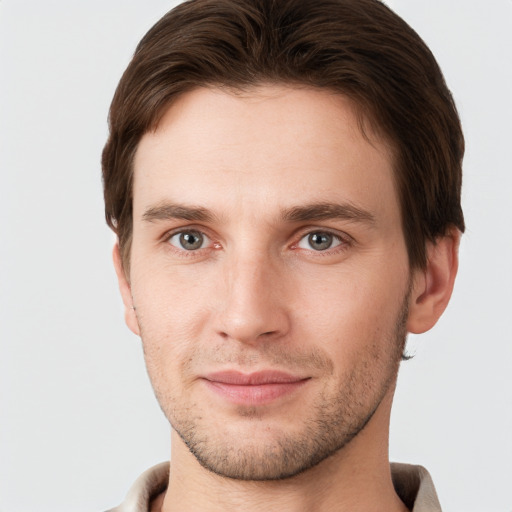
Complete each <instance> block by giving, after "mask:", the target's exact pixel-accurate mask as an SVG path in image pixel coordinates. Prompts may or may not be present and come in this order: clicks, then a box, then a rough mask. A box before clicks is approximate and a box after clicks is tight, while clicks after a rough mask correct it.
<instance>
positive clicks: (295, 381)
mask: <svg viewBox="0 0 512 512" xmlns="http://www.w3.org/2000/svg"><path fill="white" fill-rule="evenodd" d="M308 380H309V377H306V378H304V377H302V376H297V375H292V374H289V373H286V372H282V371H276V370H263V371H259V372H254V373H248V374H247V373H242V372H238V371H222V372H215V373H210V374H208V375H205V376H204V377H203V381H204V383H205V384H206V386H207V387H208V388H209V389H210V390H211V391H213V392H214V393H215V394H217V395H219V396H221V397H222V398H224V399H226V400H228V401H229V402H232V403H234V404H237V405H251V406H255V405H263V404H268V403H271V402H273V401H275V400H277V399H279V398H282V397H284V396H287V395H290V394H292V393H293V392H295V391H297V390H298V389H299V388H301V387H302V386H303V385H304V384H305V383H306V382H307V381H308Z"/></svg>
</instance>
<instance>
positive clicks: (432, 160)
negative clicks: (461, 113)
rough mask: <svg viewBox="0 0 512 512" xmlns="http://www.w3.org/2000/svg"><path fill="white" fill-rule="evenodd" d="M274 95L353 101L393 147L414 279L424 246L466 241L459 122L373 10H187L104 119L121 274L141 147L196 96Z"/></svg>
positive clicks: (215, 6)
mask: <svg viewBox="0 0 512 512" xmlns="http://www.w3.org/2000/svg"><path fill="white" fill-rule="evenodd" d="M276 83H285V84H286V83H289V84H302V85H305V86H311V87H316V88H324V89H328V90H331V91H334V92H337V93H340V94H343V95H345V96H347V97H349V98H350V99H352V100H353V101H354V103H355V104H356V106H357V107H358V110H359V113H360V116H361V118H362V119H363V118H364V119H366V120H368V121H369V122H370V123H371V125H372V126H373V127H374V128H376V129H377V130H378V131H379V132H380V133H381V134H383V135H384V136H385V137H386V139H387V140H388V141H390V143H391V145H392V147H393V149H394V157H395V161H394V170H395V179H396V186H397V190H398V195H399V200H400V207H401V215H402V224H403V231H404V236H405V240H406V244H407V250H408V255H409V262H410V265H411V267H412V268H414V267H420V268H424V267H425V264H426V252H425V243H426V241H428V240H430V241H435V239H436V238H437V237H439V236H442V235H444V234H446V232H447V229H448V228H449V227H451V226H456V227H457V228H458V229H459V230H460V231H464V217H463V213H462V208H461V205H460V193H461V181H462V158H463V154H464V138H463V134H462V130H461V126H460V121H459V117H458V114H457V110H456V107H455V104H454V102H453V99H452V96H451V93H450V91H449V90H448V88H447V86H446V84H445V81H444V78H443V75H442V73H441V70H440V69H439V66H438V64H437V62H436V61H435V59H434V57H433V55H432V53H431V52H430V50H429V49H428V48H427V46H426V45H425V43H424V42H423V41H422V40H421V38H420V37H419V36H418V34H417V33H416V32H415V31H414V30H413V29H412V28H411V27H409V25H407V23H405V22H404V21H403V20H402V19H401V18H400V17H398V16H397V15H396V14H394V13H393V12H392V11H391V10H390V9H389V8H387V7H386V6H385V5H384V4H383V3H381V2H380V1H379V0H314V1H310V0H251V1H250V2H248V1H247V0H190V1H187V2H184V3H182V4H180V5H178V6H177V7H176V8H174V9H173V10H171V11H170V12H168V13H167V14H166V15H165V16H164V17H163V18H162V19H160V21H158V22H157V23H156V25H154V26H153V28H151V29H150V30H149V32H148V33H147V34H146V35H145V36H144V38H143V39H142V40H141V42H140V43H139V45H138V46H137V49H136V51H135V54H134V56H133V59H132V61H131V62H130V64H129V66H128V68H127V69H126V71H125V73H124V74H123V76H122V78H121V81H120V82H119V85H118V87H117V90H116V93H115V95H114V99H113V101H112V105H111V107H110V115H109V127H110V136H109V139H108V141H107V143H106V145H105V148H104V150H103V158H102V167H103V184H104V195H105V214H106V219H107V223H108V225H109V226H110V227H111V228H112V229H113V230H114V231H115V232H116V233H117V235H118V238H119V244H120V247H121V254H122V257H123V262H124V265H125V268H126V270H127V271H128V268H127V265H128V266H129V252H130V247H131V234H132V224H133V218H132V180H133V169H132V167H133V158H134V155H135V152H136V150H137V145H138V143H139V141H140V139H141V137H142V136H143V135H144V134H145V133H146V132H148V131H150V130H152V129H155V128H156V127H157V125H158V123H159V121H160V119H161V117H162V116H163V114H164V113H165V111H166V110H167V108H168V107H169V106H170V105H171V104H172V102H173V101H174V100H175V99H176V98H177V97H178V96H179V95H181V94H183V93H185V92H187V91H190V90H192V89H194V88H197V87H202V86H203V87H204V86H219V87H228V88H230V89H239V90H241V89H245V88H247V87H252V86H257V85H260V84H276ZM361 126H362V127H363V124H362V125H361Z"/></svg>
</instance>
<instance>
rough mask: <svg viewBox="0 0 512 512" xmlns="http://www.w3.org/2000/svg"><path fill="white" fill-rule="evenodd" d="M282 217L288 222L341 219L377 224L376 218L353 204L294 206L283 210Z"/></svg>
mask: <svg viewBox="0 0 512 512" xmlns="http://www.w3.org/2000/svg"><path fill="white" fill-rule="evenodd" d="M282 217H283V219H284V220H285V221H288V222H306V221H318V220H329V219H340V220H349V221H355V222H362V223H365V224H375V216H374V215H373V214H372V213H370V212H369V211H367V210H363V209H362V208H359V207H357V206H355V205H353V204H351V203H342V204H338V203H314V204H309V205H304V206H294V207H292V208H289V209H286V210H283V211H282Z"/></svg>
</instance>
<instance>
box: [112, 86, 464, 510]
mask: <svg viewBox="0 0 512 512" xmlns="http://www.w3.org/2000/svg"><path fill="white" fill-rule="evenodd" d="M370 138H371V140H370V141H369V140H367V138H365V137H364V136H363V135H362V134H361V132H360V130H359V128H358V122H357V117H356V113H355V109H354V106H353V105H352V104H351V102H350V101H349V100H348V99H346V98H344V97H341V96H339V95H334V94H332V93H329V92H326V91H321V90H313V89H306V88H292V87H286V86H261V87H258V88H255V89H253V90H251V91H249V92H245V93H237V94H234V93H230V92H227V91H221V90H217V89H207V88H204V89H198V90H195V91H192V92H190V93H187V94H185V95H183V96H182V97H181V98H179V99H178V100H177V101H176V102H175V103H174V104H173V105H172V106H171V107H170V108H169V110H168V111H167V112H166V114H165V115H164V117H163V119H162V120H161V122H160V124H159V126H158V127H157V129H156V130H155V131H153V132H150V133H147V134H145V135H144V136H143V138H142V140H141V141H140V145H139V147H138V150H137V153H136V157H135V161H134V188H133V193H134V196H133V212H134V220H133V241H132V248H131V260H130V261H131V263H130V268H129V273H128V272H125V269H124V268H123V265H122V262H121V258H120V253H119V248H118V247H117V246H116V248H115V249H114V262H115V265H116V270H117V273H118V277H119V284H120V289H121V293H122V296H123V300H124V303H125V306H126V321H127V324H128V326H129V327H130V329H131V330H132V331H133V332H135V333H136V334H138V335H140V336H141V337H142V341H143V346H144V354H145V358H146V365H147V369H148V373H149V376H150V378H151V381H152V384H153V387H154V389H155V393H156V396H157V398H158V400H159V403H160V405H161V407H162V410H163V411H164V413H165V414H166V416H167V418H168V419H169V421H170V423H171V425H172V427H173V429H172V457H171V459H172V466H171V472H170V479H169V487H168V490H167V492H166V493H165V494H162V495H161V496H159V497H158V498H157V499H156V500H155V501H154V503H153V510H163V511H165V512H171V511H175V510H176V511H177V510H180V511H182V512H186V511H188V510H191V511H192V510H202V511H206V512H209V511H217V510H218V511H221V510H222V511H226V510H242V509H243V510H245V511H252V510H262V509H264V508H268V506H269V505H271V506H272V509H273V510H280V511H285V512H286V511H313V510H314V511H330V510H350V511H351V512H357V511H359V510H361V511H363V510H364V511H366V512H368V511H373V510H375V511H377V510H387V511H402V512H403V511H404V510H406V508H405V506H404V505H403V503H402V502H401V501H400V500H399V498H398V497H397V495H396V493H395V492H394V489H393V486H392V483H391V477H390V469H389V462H388V429H389V416H390V410H391V403H392V397H393V392H394V386H395V382H396V375H397V371H398V366H399V360H400V355H401V352H402V349H403V343H404V339H405V335H406V332H415V333H419V332H423V331H425V330H427V329H430V328H431V327H432V326H433V325H434V324H435V322H436V321H437V319H438V318H439V316H440V315H441V313H442V311H443V310H444V308H445V307H446V304H447V303H448V300H449V297H450V294H451V291H452V288H453V282H454V278H455V274H456V271H457V247H458V240H459V234H458V232H457V231H456V230H451V231H449V232H448V233H447V235H446V236H445V237H442V238H440V239H439V240H438V241H437V243H436V244H431V245H429V246H428V247H427V249H428V265H427V268H426V269H425V270H412V269H411V268H410V267H409V262H408V257H407V251H406V245H405V240H404V237H403V233H402V229H401V219H400V209H399V204H398V199H397V194H396V190H395V186H394V180H393V160H392V156H391V151H390V148H389V146H388V145H387V144H386V142H385V141H384V140H382V139H381V138H379V137H377V136H376V135H375V134H371V137H370ZM312 205H313V207H312ZM318 205H321V206H322V207H321V208H320V207H319V206H318ZM325 205H330V206H329V207H326V206H325ZM340 205H341V206H342V208H341V209H340V208H339V206H340ZM319 212H321V213H322V214H320V213H319ZM184 213H186V215H184ZM184 217H187V218H184ZM191 217H193V218H191ZM182 234H184V235H188V236H189V237H191V238H190V240H192V241H194V242H198V243H199V246H197V247H198V248H193V249H191V246H187V247H184V246H183V245H182V243H183V239H182V238H180V235H182ZM312 234H316V235H317V237H318V236H324V237H325V236H326V237H327V238H326V240H328V241H331V242H332V243H331V246H328V247H325V246H321V247H318V246H316V249H320V250H316V249H315V248H314V247H315V244H314V243H313V244H312V239H311V237H310V235H312ZM329 237H332V238H329ZM327 245H328V244H327ZM126 270H128V269H126ZM268 369H271V370H281V371H286V372H288V373H291V374H293V375H295V376H299V377H300V378H301V379H304V382H303V384H302V385H300V386H297V387H296V388H294V389H293V390H292V391H291V392H289V393H286V394H284V395H283V396H279V397H278V398H276V399H275V400H271V401H270V402H268V403H263V404H260V403H254V404H253V403H243V404H238V403H237V404H234V403H232V402H231V401H229V400H226V398H225V397H224V396H220V395H219V394H217V393H215V392H213V391H212V389H211V387H210V386H209V385H208V383H207V382H206V381H205V378H204V376H205V375H209V374H210V373H211V372H216V371H224V370H237V371H239V372H242V373H244V374H247V373H251V372H255V371H261V370H268Z"/></svg>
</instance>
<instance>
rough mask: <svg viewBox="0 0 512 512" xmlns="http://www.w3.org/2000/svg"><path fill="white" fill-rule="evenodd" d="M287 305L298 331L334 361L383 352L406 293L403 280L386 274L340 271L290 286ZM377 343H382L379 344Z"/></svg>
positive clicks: (405, 281) (392, 336)
mask: <svg viewBox="0 0 512 512" xmlns="http://www.w3.org/2000/svg"><path fill="white" fill-rule="evenodd" d="M295 289H296V295H295V299H296V300H294V301H293V305H292V306H291V311H292V312H293V315H294V318H295V321H294V323H295V325H296V326H298V327H297V328H298V330H300V331H302V332H303V333H304V332H305V333H306V338H307V339H310V340H316V342H317V343H321V345H322V348H323V349H324V350H326V351H328V352H329V353H330V355H331V357H333V359H335V360H342V361H346V360H347V359H350V358H351V357H354V358H355V357H357V354H358V353H360V352H361V351H372V352H379V351H380V350H381V349H382V350H389V346H387V344H386V341H387V340H389V339H390V338H391V339H392V340H393V341H394V337H395V336H394V334H395V331H396V324H397V321H398V319H399V317H400V313H401V310H402V308H403V301H404V297H405V294H406V291H407V280H406V278H405V277H403V275H402V276H400V277H399V278H397V276H396V275H395V276H393V277H390V276H389V275H386V272H385V271H384V270H383V271H382V272H379V271H376V272H368V271H359V272H357V271H355V270H354V271H340V272H336V273H331V275H330V276H328V279H322V280H320V279H315V278H314V276H309V279H307V280H301V282H298V283H296V287H295ZM380 340H382V343H379V341H380Z"/></svg>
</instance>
